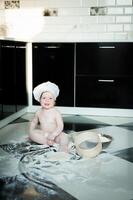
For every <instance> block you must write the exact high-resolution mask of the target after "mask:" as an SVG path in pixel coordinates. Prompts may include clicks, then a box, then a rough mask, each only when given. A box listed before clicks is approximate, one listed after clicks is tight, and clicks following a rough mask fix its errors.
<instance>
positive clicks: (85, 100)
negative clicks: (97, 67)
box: [76, 76, 133, 108]
mask: <svg viewBox="0 0 133 200" xmlns="http://www.w3.org/2000/svg"><path fill="white" fill-rule="evenodd" d="M76 106H77V107H101V108H133V78H130V79H129V78H117V79H111V78H110V79H106V78H104V79H101V78H98V77H97V78H96V77H95V78H92V77H89V76H77V77H76Z"/></svg>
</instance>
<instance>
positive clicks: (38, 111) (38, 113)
mask: <svg viewBox="0 0 133 200" xmlns="http://www.w3.org/2000/svg"><path fill="white" fill-rule="evenodd" d="M41 113H42V108H39V109H38V110H37V111H36V113H35V115H36V116H39V115H40V114H41Z"/></svg>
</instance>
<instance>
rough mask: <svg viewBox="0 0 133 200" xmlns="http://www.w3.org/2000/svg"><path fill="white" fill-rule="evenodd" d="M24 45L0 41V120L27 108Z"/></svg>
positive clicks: (22, 43)
mask: <svg viewBox="0 0 133 200" xmlns="http://www.w3.org/2000/svg"><path fill="white" fill-rule="evenodd" d="M25 63H26V43H24V42H17V41H6V40H4V41H0V72H1V75H0V96H1V98H0V105H1V106H0V110H1V117H0V118H1V119H3V118H5V117H8V116H9V115H11V114H13V113H15V112H17V111H19V110H20V109H22V108H24V107H26V106H27V92H26V64H25Z"/></svg>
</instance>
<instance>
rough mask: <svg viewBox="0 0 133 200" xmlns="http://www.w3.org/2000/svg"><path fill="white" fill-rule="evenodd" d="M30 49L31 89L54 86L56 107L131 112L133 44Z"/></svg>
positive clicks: (37, 46)
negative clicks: (46, 85)
mask: <svg viewBox="0 0 133 200" xmlns="http://www.w3.org/2000/svg"><path fill="white" fill-rule="evenodd" d="M32 48H33V49H32V50H33V54H32V55H33V87H35V86H37V85H38V84H40V83H42V82H45V81H48V80H49V81H52V82H55V83H56V84H57V85H58V86H59V88H60V95H59V98H57V105H58V106H71V107H97V108H125V109H126V108H127V109H130V108H131V109H132V108H133V67H132V51H133V43H124V42H122V43H117V42H116V43H111V42H110V43H106V42H103V43H98V42H93V43H87V42H86V43H85V42H84V43H33V44H32ZM37 104H38V103H37V102H36V101H35V100H34V98H33V105H37Z"/></svg>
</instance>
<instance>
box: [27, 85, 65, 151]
mask: <svg viewBox="0 0 133 200" xmlns="http://www.w3.org/2000/svg"><path fill="white" fill-rule="evenodd" d="M33 94H34V98H35V99H36V100H37V101H38V102H40V105H41V108H40V109H39V110H38V111H37V112H36V113H35V116H34V118H33V120H32V121H31V123H30V133H29V137H30V139H31V140H32V141H34V142H36V143H39V144H46V145H50V146H51V145H53V144H55V143H58V144H59V151H64V152H68V136H67V134H65V133H64V132H63V126H64V124H63V119H62V117H61V114H60V112H59V111H58V110H57V109H56V108H55V101H56V98H57V96H58V95H59V88H58V86H57V85H56V84H54V83H51V82H49V81H48V82H45V83H42V84H40V85H38V86H37V87H35V88H34V90H33Z"/></svg>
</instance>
